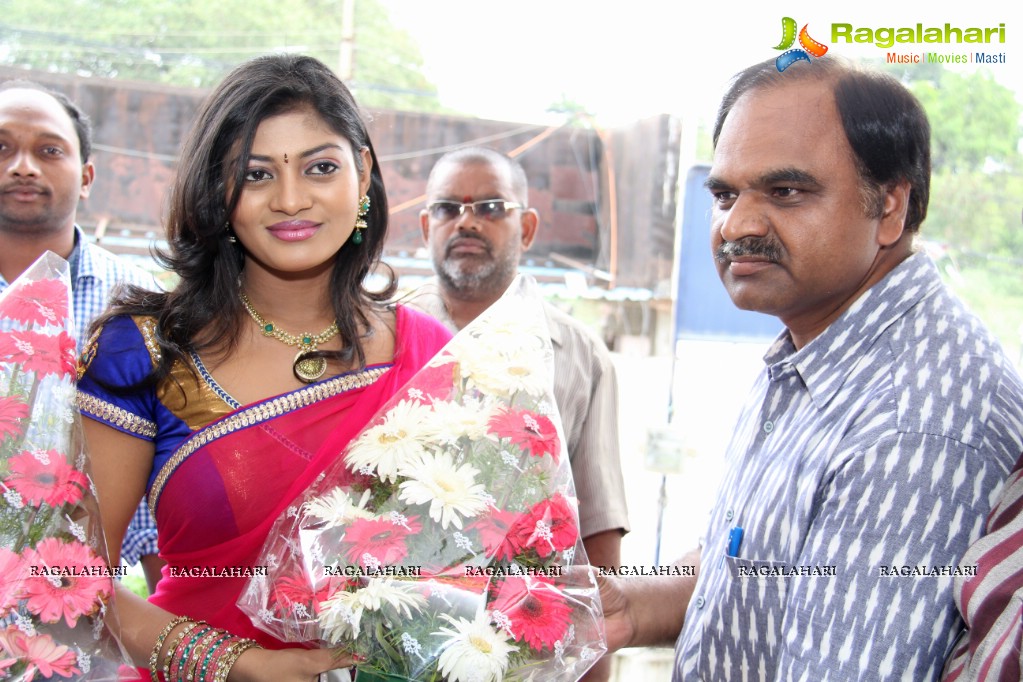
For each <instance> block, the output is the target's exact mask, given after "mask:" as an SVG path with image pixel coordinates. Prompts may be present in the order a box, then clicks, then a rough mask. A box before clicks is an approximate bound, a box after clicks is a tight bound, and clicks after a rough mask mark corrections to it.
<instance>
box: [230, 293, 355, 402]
mask: <svg viewBox="0 0 1023 682" xmlns="http://www.w3.org/2000/svg"><path fill="white" fill-rule="evenodd" d="M238 295H239V296H241V299H242V305H243V306H245V310H246V312H248V313H249V317H251V318H252V319H253V320H254V321H255V322H256V324H257V325H259V330H260V331H261V332H262V333H263V336H266V337H269V338H271V339H277V340H278V341H280V342H281V343H283V344H285V345H288V346H295V347H297V348H298V349H299V351H298V354H297V355H295V360H294V362H293V363H292V371H293V372H294V373H295V376H296V377H297V378H298V379H299V380H301V381H303V382H305V383H307V384H311V383H313V382H314V381H316V380H317V379H319V378H320V377H322V376H323V375H324V374H325V373H326V371H327V358H324V357H319V356H312V357H311V356H310V355H309V354H310V353H313V352H315V351H316V350H317V347H318V346H319V345H320V344H321V343H326V342H327V341H329V340H331V339H332V338H334V337H335V336H337V334H338V329H337V320H335V321H334V322H331V323H330V326H329V327H327V328H326V329H324V330H323V331H322V332H320V333H319V334H317V335H316V336H313V335H312V334H310V333H305V334H301V335H299V336H295V335H294V334H289V333H288V332H286V331H284V330H283V329H281V328H280V327H278V326H277V325H276V324H274V323H273V322H268V321H267V320H265V319H263V316H262V315H260V314H259V313H258V312H256V309H255V308H253V307H252V303H250V302H249V297H248V296H246V295H245V293H244V292H239V294H238Z"/></svg>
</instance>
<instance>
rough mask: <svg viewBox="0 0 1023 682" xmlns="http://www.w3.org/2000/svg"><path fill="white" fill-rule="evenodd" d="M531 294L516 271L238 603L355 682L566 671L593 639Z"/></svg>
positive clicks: (591, 594)
mask: <svg viewBox="0 0 1023 682" xmlns="http://www.w3.org/2000/svg"><path fill="white" fill-rule="evenodd" d="M552 360H553V352H552V348H551V342H550V335H549V332H548V330H547V325H546V318H545V316H544V312H543V307H542V305H541V299H540V296H539V294H538V292H537V291H536V284H535V283H534V282H533V281H532V280H531V279H525V278H522V277H520V278H518V279H516V281H515V283H514V284H513V285H512V287H510V289H509V291H508V292H507V293H506V294H505V295H504V296H503V297H502V298H501V299H500V300H499V301H498V302H497V303H495V304H494V305H493V306H492V307H491V308H490V309H489V310H488V311H487V312H486V313H484V314H483V315H482V316H480V317H479V318H478V319H476V320H475V321H473V322H472V323H471V324H470V325H468V326H467V327H466V328H465V329H463V330H462V331H461V332H459V333H458V334H457V335H456V336H455V337H454V338H453V339H452V341H451V342H450V343H448V345H447V346H445V348H444V349H443V350H442V351H441V352H440V353H438V355H437V356H436V357H434V358H433V360H432V361H431V362H430V363H428V365H427V366H426V367H424V368H423V369H422V370H421V371H420V372H419V373H418V374H416V375H415V376H414V377H413V378H412V379H411V380H410V381H409V383H408V384H406V385H405V387H404V388H403V389H402V390H401V391H399V392H398V393H397V394H396V395H395V396H394V397H393V398H392V399H391V400H390V401H389V402H388V403H387V404H386V405H385V406H384V407H383V408H382V409H381V410H380V411H379V412H378V413H377V415H376V416H375V417H374V418H373V419H372V420H370V422H369V424H368V425H367V427H366V428H365V429H364V430H363V431H362V432H361V434H360V435H359V436H357V437H356V438H355V439H353V441H352V442H351V443H350V444H349V445H348V446H347V448H346V449H345V451H344V452H343V453H341V454H342V456H341V457H340V458H339V459H338V461H337V463H336V464H335V465H333V466H332V467H331V468H329V469H328V470H327V471H326V472H324V474H323V475H322V476H320V477H319V478H318V479H317V481H316V482H315V483H314V484H313V486H311V488H310V489H309V490H308V491H307V492H306V493H305V494H304V495H303V496H301V497H300V498H299V499H298V500H296V502H295V503H294V504H293V505H292V506H291V507H290V508H289V509H288V510H287V512H286V513H285V514H284V515H283V516H282V518H280V519H279V520H278V521H277V524H276V526H275V528H274V530H273V531H272V532H271V534H270V539H269V540H268V542H267V544H266V545H265V546H264V549H263V553H262V557H261V561H260V563H261V564H262V565H265V566H266V567H267V574H266V575H265V576H259V577H256V578H253V579H252V580H251V581H250V582H249V585H248V587H247V590H246V591H245V593H244V594H243V595H242V598H241V600H240V604H241V606H242V608H243V609H245V610H246V612H247V613H249V614H250V616H251V617H252V619H253V622H254V623H256V624H257V625H258V626H259V627H261V628H262V629H264V630H266V631H267V632H270V633H271V634H273V635H275V636H276V637H278V638H280V639H283V640H288V641H301V642H317V643H319V644H320V645H325V646H342V647H345V648H348V649H350V650H352V651H354V652H355V653H357V654H359V655H360V656H361V657H363V658H364V660H365V663H360V665H359V666H358V673H357V674H358V678H357V679H360V678H361V679H399V680H402V679H408V680H449V681H450V682H470V681H471V682H496V681H500V680H551V679H558V680H574V679H577V678H578V677H580V676H581V675H582V674H583V673H584V672H585V671H586V670H587V669H588V668H589V667H590V666H591V665H592V664H593V663H594V662H595V661H596V659H597V658H599V656H600V655H601V654H602V653H603V652H604V651H605V645H604V637H603V625H602V619H601V607H600V602H599V596H598V591H597V587H596V584H595V582H594V579H593V578H592V576H591V574H590V572H589V571H587V570H585V569H582V568H577V569H575V570H572V569H571V567H572V566H573V565H581V564H585V563H586V558H585V554H584V550H583V546H582V543H581V539H580V536H579V521H578V512H577V509H576V506H577V505H576V497H575V489H574V486H573V483H572V474H571V469H570V468H569V462H568V456H567V454H566V450H565V443H564V437H563V430H562V427H561V420H560V417H559V416H558V412H557V407H556V405H555V403H554V397H553V391H552V386H553V369H552V367H553V363H552Z"/></svg>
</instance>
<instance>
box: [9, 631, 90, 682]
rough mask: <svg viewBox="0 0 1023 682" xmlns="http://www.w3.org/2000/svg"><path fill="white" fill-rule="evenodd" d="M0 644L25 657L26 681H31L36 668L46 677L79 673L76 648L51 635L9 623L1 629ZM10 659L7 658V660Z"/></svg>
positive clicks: (24, 676) (24, 675)
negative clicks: (19, 627) (27, 633)
mask: <svg viewBox="0 0 1023 682" xmlns="http://www.w3.org/2000/svg"><path fill="white" fill-rule="evenodd" d="M0 648H2V649H3V650H4V652H6V653H7V654H9V655H10V656H11V658H13V659H14V661H13V662H16V661H18V660H22V661H25V663H27V664H28V665H27V667H26V668H25V672H24V673H23V678H22V679H24V680H25V682H32V680H34V679H35V676H36V672H39V673H41V674H42V676H43V677H53V676H54V675H60V676H61V677H71V676H72V675H77V674H79V673H80V672H82V671H81V670H79V669H78V668H77V667H76V666H75V664H76V663H77V662H78V658H77V656H75V652H74V651H72V650H71V649H69V648H67V647H66V646H64V645H63V644H57V643H56V642H54V641H53V639H52V638H51V637H50V636H49V635H35V636H31V637H30V636H29V635H26V634H25V633H24V632H22V631H21V630H19V629H17V628H15V627H9V628H7V629H6V630H4V631H0ZM8 661H10V659H6V660H4V661H3V662H2V663H0V665H2V664H3V663H7V662H8Z"/></svg>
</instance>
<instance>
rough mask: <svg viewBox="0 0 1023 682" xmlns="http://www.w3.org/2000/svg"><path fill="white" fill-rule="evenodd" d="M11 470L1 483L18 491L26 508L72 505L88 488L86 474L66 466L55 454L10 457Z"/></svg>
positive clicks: (43, 451) (54, 451)
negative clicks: (45, 505) (44, 504)
mask: <svg viewBox="0 0 1023 682" xmlns="http://www.w3.org/2000/svg"><path fill="white" fill-rule="evenodd" d="M10 467H11V468H10V473H9V474H8V477H7V480H6V481H4V483H5V485H7V487H9V488H13V489H14V490H17V491H18V492H19V493H20V494H21V497H22V498H23V499H24V500H25V501H26V502H27V503H28V504H33V505H39V504H43V503H44V502H45V503H46V504H48V505H50V506H51V507H59V506H61V505H64V504H75V503H76V502H78V501H79V500H80V499H82V493H83V492H84V491H85V489H86V488H88V487H89V479H88V478H86V477H85V474H83V473H82V472H81V471H78V470H77V469H75V468H74V467H72V466H71V465H70V464H68V463H67V460H66V459H65V457H64V455H63V454H61V453H60V452H58V451H57V450H39V451H35V452H30V451H28V450H25V451H23V452H21V453H19V454H17V455H15V456H14V457H11V459H10Z"/></svg>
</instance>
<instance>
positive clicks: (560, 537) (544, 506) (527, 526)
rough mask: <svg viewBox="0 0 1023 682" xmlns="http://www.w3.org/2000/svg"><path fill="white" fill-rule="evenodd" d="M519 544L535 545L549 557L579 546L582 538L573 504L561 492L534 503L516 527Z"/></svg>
mask: <svg viewBox="0 0 1023 682" xmlns="http://www.w3.org/2000/svg"><path fill="white" fill-rule="evenodd" d="M512 535H513V536H514V539H513V540H512V541H513V542H515V543H516V544H517V545H518V546H519V547H522V548H526V547H531V548H532V549H534V550H536V553H537V554H539V555H540V556H541V557H548V556H550V555H551V554H553V553H555V552H561V551H564V550H566V549H568V548H569V547H573V546H575V543H576V540H578V539H579V527H578V526H577V525H576V521H575V513H574V510H573V506H572V504H571V503H570V502H569V501H568V500H567V499H566V498H565V496H564V495H562V494H561V493H556V494H555V495H554V496H553V497H551V498H550V499H546V500H542V501H540V502H537V503H536V504H535V505H533V508H532V509H530V510H529V513H528V514H526V515H524V516H523V517H522V518H521V519H519V521H518V522H517V523H516V524H515V528H514V529H512Z"/></svg>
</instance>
